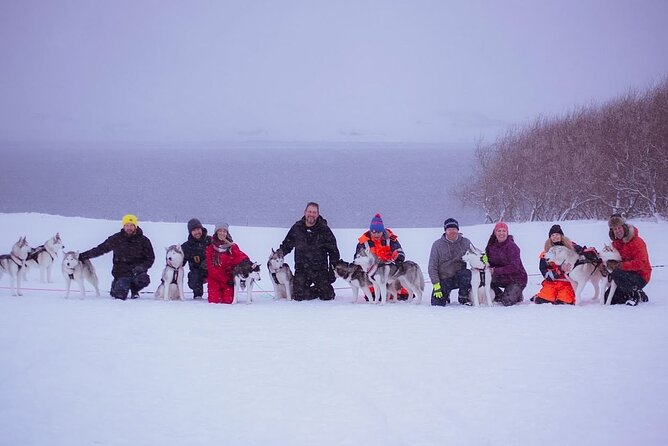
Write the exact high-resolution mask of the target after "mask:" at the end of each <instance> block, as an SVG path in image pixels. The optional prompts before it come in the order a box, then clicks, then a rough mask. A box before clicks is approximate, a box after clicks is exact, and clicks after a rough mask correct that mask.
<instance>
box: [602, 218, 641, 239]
mask: <svg viewBox="0 0 668 446" xmlns="http://www.w3.org/2000/svg"><path fill="white" fill-rule="evenodd" d="M622 226H623V227H624V237H622V241H623V242H624V243H628V242H630V241H631V239H632V238H633V237H635V236H636V235H638V228H636V227H635V226H633V225H632V224H630V223H624V224H623V225H622ZM608 236H609V237H610V240H612V241H613V242H614V241H615V233H614V232H613V231H612V228H610V230H609V231H608Z"/></svg>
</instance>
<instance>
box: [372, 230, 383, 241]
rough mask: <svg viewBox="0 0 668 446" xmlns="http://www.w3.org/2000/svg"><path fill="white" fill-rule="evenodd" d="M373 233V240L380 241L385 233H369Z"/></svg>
mask: <svg viewBox="0 0 668 446" xmlns="http://www.w3.org/2000/svg"><path fill="white" fill-rule="evenodd" d="M369 232H371V240H380V238H381V237H382V236H383V231H369Z"/></svg>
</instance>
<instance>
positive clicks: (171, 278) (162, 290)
mask: <svg viewBox="0 0 668 446" xmlns="http://www.w3.org/2000/svg"><path fill="white" fill-rule="evenodd" d="M165 251H167V253H166V254H165V269H163V270H162V277H161V278H160V285H158V289H156V290H155V293H154V296H155V298H156V299H162V298H163V297H164V299H165V300H177V299H178V300H184V295H183V259H184V255H183V250H182V249H181V246H180V245H171V246H168V247H166V248H165Z"/></svg>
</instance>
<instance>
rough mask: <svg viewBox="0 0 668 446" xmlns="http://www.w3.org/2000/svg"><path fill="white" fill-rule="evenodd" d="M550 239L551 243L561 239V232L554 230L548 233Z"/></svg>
mask: <svg viewBox="0 0 668 446" xmlns="http://www.w3.org/2000/svg"><path fill="white" fill-rule="evenodd" d="M550 240H552V243H559V242H561V241H562V238H561V234H559V233H558V232H554V233H552V234H551V235H550Z"/></svg>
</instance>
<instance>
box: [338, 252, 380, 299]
mask: <svg viewBox="0 0 668 446" xmlns="http://www.w3.org/2000/svg"><path fill="white" fill-rule="evenodd" d="M332 266H333V267H334V274H336V276H337V277H339V278H341V279H343V280H345V281H346V282H348V284H349V285H350V289H351V290H352V292H353V297H354V298H355V300H354V301H353V303H357V299H358V298H359V290H362V293H363V296H364V297H366V299H367V300H368V301H369V302H373V293H372V292H371V287H372V286H373V283H372V282H371V279H369V276H368V275H367V273H365V272H364V270H363V269H362V267H361V266H359V265H357V264H355V263H348V262H346V261H345V260H338V261H336V262H334V263H333V264H332Z"/></svg>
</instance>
